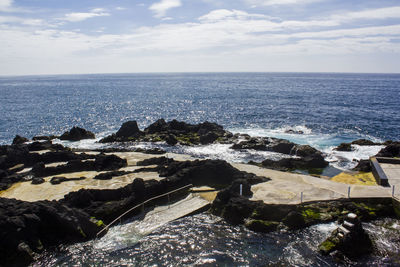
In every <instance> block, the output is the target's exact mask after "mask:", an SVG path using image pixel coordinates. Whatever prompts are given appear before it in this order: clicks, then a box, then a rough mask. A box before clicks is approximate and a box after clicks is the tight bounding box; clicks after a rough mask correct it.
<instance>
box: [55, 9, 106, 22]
mask: <svg viewBox="0 0 400 267" xmlns="http://www.w3.org/2000/svg"><path fill="white" fill-rule="evenodd" d="M104 16H110V14H109V13H107V12H106V10H105V9H104V8H95V9H92V10H90V12H77V13H68V14H65V16H64V17H63V18H60V20H65V21H69V22H78V21H83V20H87V19H90V18H94V17H104Z"/></svg>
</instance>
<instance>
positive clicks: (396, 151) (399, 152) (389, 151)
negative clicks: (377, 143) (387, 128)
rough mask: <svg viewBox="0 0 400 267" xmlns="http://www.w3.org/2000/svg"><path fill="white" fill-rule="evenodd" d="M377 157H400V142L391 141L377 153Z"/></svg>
mask: <svg viewBox="0 0 400 267" xmlns="http://www.w3.org/2000/svg"><path fill="white" fill-rule="evenodd" d="M376 157H389V158H394V157H400V143H391V144H389V145H388V146H386V147H385V148H382V149H381V151H379V152H378V154H376Z"/></svg>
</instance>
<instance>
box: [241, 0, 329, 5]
mask: <svg viewBox="0 0 400 267" xmlns="http://www.w3.org/2000/svg"><path fill="white" fill-rule="evenodd" d="M245 1H246V2H247V3H249V4H251V5H253V6H277V5H304V4H310V3H314V2H321V1H324V0H245Z"/></svg>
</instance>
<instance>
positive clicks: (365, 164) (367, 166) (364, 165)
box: [353, 159, 372, 172]
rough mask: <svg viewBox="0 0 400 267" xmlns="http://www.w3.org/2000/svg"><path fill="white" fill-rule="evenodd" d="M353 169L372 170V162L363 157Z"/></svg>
mask: <svg viewBox="0 0 400 267" xmlns="http://www.w3.org/2000/svg"><path fill="white" fill-rule="evenodd" d="M353 170H355V171H360V172H371V171H372V168H371V163H370V161H369V160H368V159H362V160H360V161H359V162H358V164H357V166H356V167H354V169H353Z"/></svg>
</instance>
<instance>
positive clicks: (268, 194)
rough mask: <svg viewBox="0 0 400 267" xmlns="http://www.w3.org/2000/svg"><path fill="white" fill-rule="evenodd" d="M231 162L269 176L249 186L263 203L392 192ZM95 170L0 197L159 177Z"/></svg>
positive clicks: (48, 194)
mask: <svg viewBox="0 0 400 267" xmlns="http://www.w3.org/2000/svg"><path fill="white" fill-rule="evenodd" d="M112 154H116V155H117V156H119V157H121V158H125V159H127V161H128V167H126V168H124V169H122V170H127V171H131V170H134V169H136V168H139V166H136V163H137V162H138V161H140V160H143V159H147V158H152V157H157V156H165V155H148V154H143V153H137V152H121V153H112ZM167 156H168V157H170V158H174V159H175V160H194V158H193V157H190V156H188V155H181V154H173V153H168V155H167ZM231 164H232V165H233V166H234V167H235V168H237V169H239V170H241V171H246V172H249V173H254V174H256V175H259V176H265V177H269V178H271V181H268V182H265V183H261V184H257V185H254V186H252V191H253V193H254V195H253V198H252V200H262V201H264V202H265V203H276V204H297V203H300V196H301V192H303V201H314V200H330V199H338V198H347V196H348V188H349V186H350V196H351V197H391V193H392V191H391V188H385V187H381V186H363V185H347V184H343V183H338V182H333V181H330V180H325V179H321V178H316V177H313V176H309V175H302V174H294V173H289V172H281V171H275V170H270V169H265V168H260V167H257V166H254V165H249V164H238V163H231ZM147 167H150V166H147ZM97 174H98V172H80V173H68V174H60V175H54V176H64V177H81V176H85V177H86V178H87V179H85V180H80V181H68V182H64V183H61V184H59V185H52V184H50V183H49V180H50V179H51V177H54V176H51V177H45V180H46V182H45V183H43V184H40V185H32V184H31V182H21V183H16V184H14V185H13V186H11V188H9V189H8V190H5V191H2V192H0V197H6V198H16V199H20V200H25V201H37V200H44V199H47V200H58V199H61V198H63V197H64V195H65V194H67V193H69V192H71V191H78V190H79V189H82V188H87V189H114V188H119V187H123V186H125V185H127V184H130V183H131V182H132V181H133V180H134V179H135V178H137V177H140V178H143V179H145V180H148V179H156V180H159V179H162V178H161V177H159V176H158V173H156V172H139V173H132V174H127V175H123V176H119V177H113V179H111V180H106V181H101V180H94V179H93V177H94V176H95V175H97ZM397 191H398V192H399V193H398V194H397V196H400V186H399V188H398V189H397ZM215 195H216V192H211V193H208V195H207V194H206V193H204V194H203V195H202V197H203V198H205V199H207V200H208V201H212V200H213V199H214V198H215Z"/></svg>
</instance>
